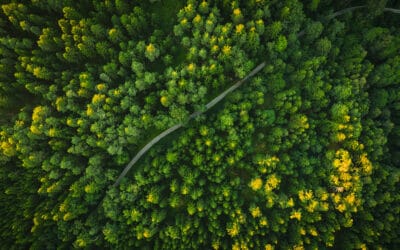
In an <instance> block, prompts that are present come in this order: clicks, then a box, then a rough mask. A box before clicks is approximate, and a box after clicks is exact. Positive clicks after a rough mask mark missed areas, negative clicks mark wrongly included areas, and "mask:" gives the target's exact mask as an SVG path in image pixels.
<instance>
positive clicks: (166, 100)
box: [160, 96, 169, 107]
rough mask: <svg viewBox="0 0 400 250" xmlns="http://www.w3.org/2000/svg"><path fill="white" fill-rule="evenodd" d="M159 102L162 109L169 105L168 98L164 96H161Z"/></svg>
mask: <svg viewBox="0 0 400 250" xmlns="http://www.w3.org/2000/svg"><path fill="white" fill-rule="evenodd" d="M160 102H161V104H162V105H163V106H164V107H168V104H169V100H168V97H166V96H161V98H160Z"/></svg>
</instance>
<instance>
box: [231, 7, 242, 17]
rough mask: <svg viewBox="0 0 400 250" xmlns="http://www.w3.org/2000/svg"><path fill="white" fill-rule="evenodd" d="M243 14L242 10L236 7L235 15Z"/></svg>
mask: <svg viewBox="0 0 400 250" xmlns="http://www.w3.org/2000/svg"><path fill="white" fill-rule="evenodd" d="M241 14H242V12H241V11H240V9H239V8H236V9H234V10H233V15H235V16H240V15H241Z"/></svg>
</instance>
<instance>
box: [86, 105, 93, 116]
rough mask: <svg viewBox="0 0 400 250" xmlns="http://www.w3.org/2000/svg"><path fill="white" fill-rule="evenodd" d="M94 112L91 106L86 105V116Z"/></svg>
mask: <svg viewBox="0 0 400 250" xmlns="http://www.w3.org/2000/svg"><path fill="white" fill-rule="evenodd" d="M93 114H94V110H93V108H92V107H91V106H89V105H88V106H87V109H86V115H87V116H92V115H93Z"/></svg>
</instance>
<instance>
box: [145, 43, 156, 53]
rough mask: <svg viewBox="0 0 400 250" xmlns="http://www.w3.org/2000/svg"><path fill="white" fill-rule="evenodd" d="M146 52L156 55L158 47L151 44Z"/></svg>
mask: <svg viewBox="0 0 400 250" xmlns="http://www.w3.org/2000/svg"><path fill="white" fill-rule="evenodd" d="M146 51H147V52H148V53H154V52H155V51H156V47H154V45H153V44H152V43H150V44H149V45H147V46H146Z"/></svg>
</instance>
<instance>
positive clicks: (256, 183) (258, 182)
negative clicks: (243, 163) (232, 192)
mask: <svg viewBox="0 0 400 250" xmlns="http://www.w3.org/2000/svg"><path fill="white" fill-rule="evenodd" d="M262 184H263V183H262V180H261V179H260V178H256V179H253V180H251V182H250V187H251V189H253V190H254V191H257V190H259V189H260V188H261V187H262Z"/></svg>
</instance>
